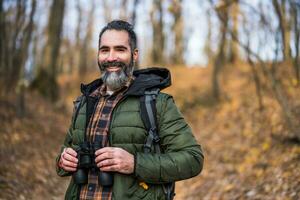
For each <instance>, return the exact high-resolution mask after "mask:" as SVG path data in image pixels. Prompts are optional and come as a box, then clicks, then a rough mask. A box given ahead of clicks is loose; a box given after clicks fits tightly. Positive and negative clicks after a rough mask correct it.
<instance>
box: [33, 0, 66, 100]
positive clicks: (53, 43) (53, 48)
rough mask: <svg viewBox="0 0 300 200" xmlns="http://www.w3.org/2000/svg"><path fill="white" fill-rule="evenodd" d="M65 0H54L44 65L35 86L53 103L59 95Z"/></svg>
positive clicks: (48, 27)
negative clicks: (60, 53)
mask: <svg viewBox="0 0 300 200" xmlns="http://www.w3.org/2000/svg"><path fill="white" fill-rule="evenodd" d="M64 8H65V1H64V0H53V1H52V5H51V9H50V14H49V18H48V26H47V43H46V45H45V47H44V50H43V52H44V55H43V63H42V66H40V67H39V70H38V75H37V77H36V79H35V81H34V83H33V86H34V87H36V88H38V90H39V91H40V92H41V93H42V94H43V95H44V96H46V97H49V98H50V99H51V100H52V101H56V100H57V98H58V95H59V91H58V90H59V88H58V84H57V69H58V60H59V58H58V57H59V49H60V45H61V34H62V28H63V26H62V25H63V18H64Z"/></svg>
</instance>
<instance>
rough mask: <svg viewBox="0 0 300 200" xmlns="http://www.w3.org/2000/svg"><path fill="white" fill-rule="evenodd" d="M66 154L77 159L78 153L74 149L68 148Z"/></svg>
mask: <svg viewBox="0 0 300 200" xmlns="http://www.w3.org/2000/svg"><path fill="white" fill-rule="evenodd" d="M65 153H67V154H70V155H72V156H74V157H77V152H76V151H75V150H74V149H72V148H66V149H65Z"/></svg>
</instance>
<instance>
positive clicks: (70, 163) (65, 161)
mask: <svg viewBox="0 0 300 200" xmlns="http://www.w3.org/2000/svg"><path fill="white" fill-rule="evenodd" d="M62 165H63V166H66V167H74V168H77V163H73V162H70V161H68V160H63V161H62Z"/></svg>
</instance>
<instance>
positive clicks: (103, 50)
mask: <svg viewBox="0 0 300 200" xmlns="http://www.w3.org/2000/svg"><path fill="white" fill-rule="evenodd" d="M107 52H108V49H100V53H107Z"/></svg>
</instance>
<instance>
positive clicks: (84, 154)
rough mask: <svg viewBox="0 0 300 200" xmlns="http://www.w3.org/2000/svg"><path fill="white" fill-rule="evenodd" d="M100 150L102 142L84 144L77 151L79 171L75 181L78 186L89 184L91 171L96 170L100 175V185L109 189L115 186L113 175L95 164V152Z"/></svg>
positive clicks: (75, 175) (75, 174) (76, 173)
mask: <svg viewBox="0 0 300 200" xmlns="http://www.w3.org/2000/svg"><path fill="white" fill-rule="evenodd" d="M100 148H101V144H100V142H98V143H89V142H83V143H82V144H80V146H79V149H78V150H77V158H78V166H77V171H76V172H74V174H73V179H74V182H75V183H76V184H78V185H83V184H87V183H88V174H89V170H94V171H95V172H97V174H98V183H99V185H101V186H103V187H109V186H112V185H113V174H112V173H110V172H102V171H101V170H99V168H98V167H97V165H96V163H95V152H96V151H97V150H98V149H100Z"/></svg>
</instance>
